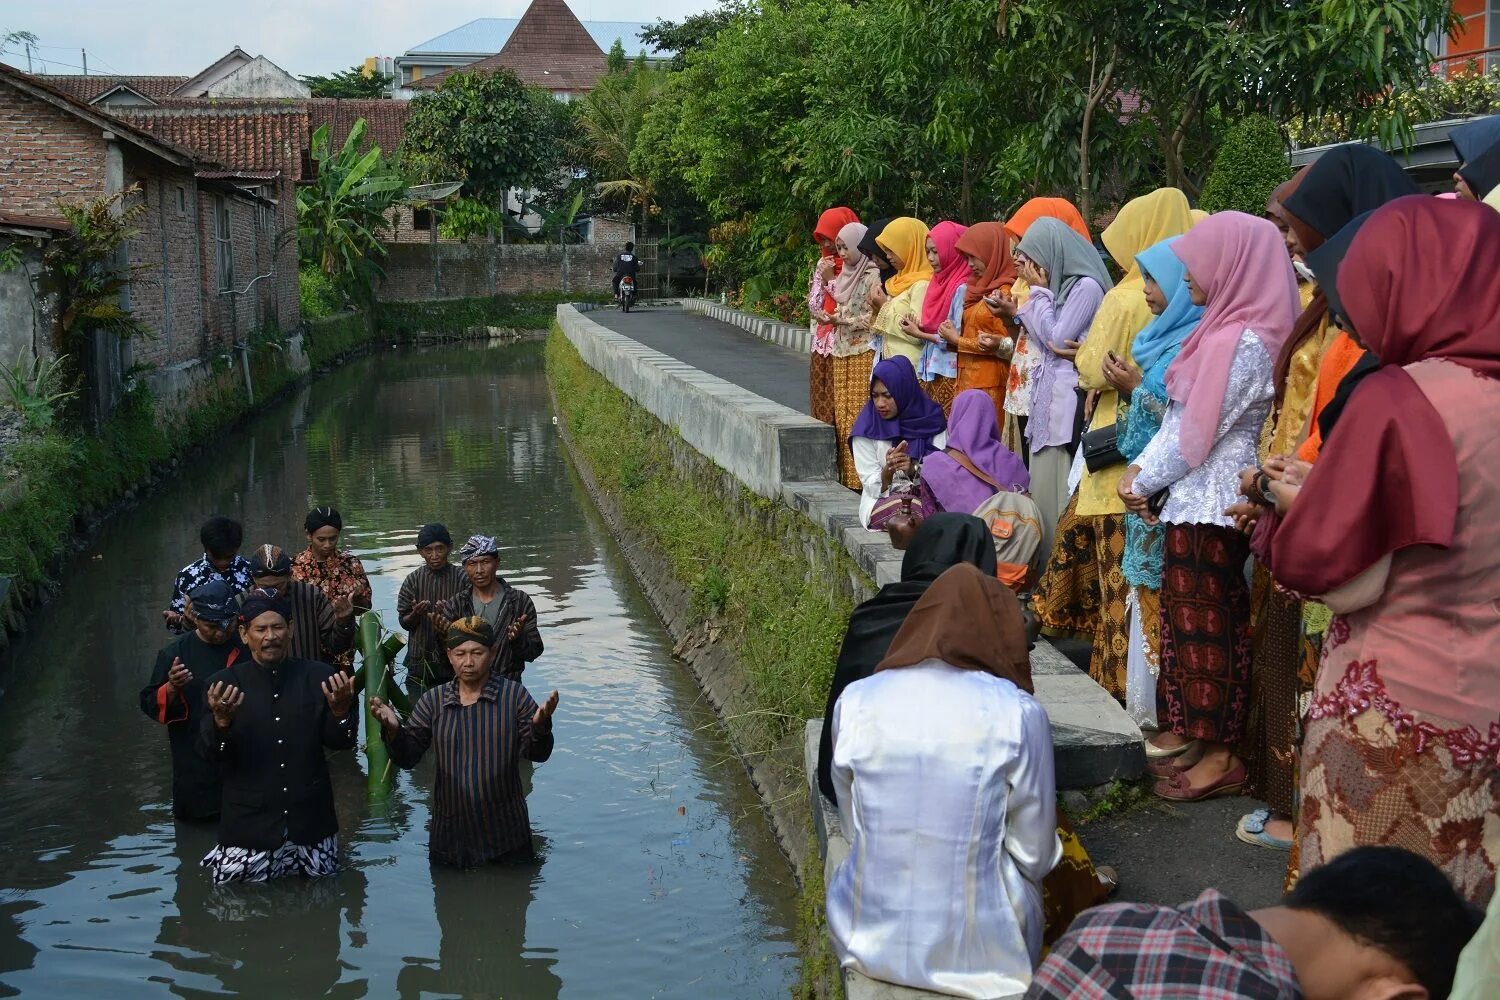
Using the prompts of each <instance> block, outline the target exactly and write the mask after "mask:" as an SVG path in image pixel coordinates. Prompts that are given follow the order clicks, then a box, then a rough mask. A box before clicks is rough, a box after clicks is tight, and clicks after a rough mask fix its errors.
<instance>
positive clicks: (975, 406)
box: [922, 389, 1031, 514]
mask: <svg viewBox="0 0 1500 1000" xmlns="http://www.w3.org/2000/svg"><path fill="white" fill-rule="evenodd" d="M922 480H923V481H924V482H926V483H927V486H928V488H929V489H931V490H932V496H933V499H935V500H936V501H937V502H938V506H939V507H941V508H942V509H943V510H948V511H953V512H955V513H958V514H972V513H974V511H976V510H977V509H978V508H979V505H980V504H982V503H984V502H985V501H986V500H988V499H989V498H990V497H992V496H994V495H995V494H996V493H1025V492H1026V490H1027V488H1028V487H1029V486H1030V484H1031V477H1030V476H1029V475H1028V474H1027V472H1026V465H1025V464H1024V463H1023V462H1022V461H1021V460H1020V459H1019V458H1017V457H1016V454H1015V452H1013V451H1011V450H1010V449H1009V448H1007V447H1005V445H1003V444H1001V443H1000V424H999V422H998V421H997V420H996V419H995V407H994V406H993V405H992V404H991V403H990V397H989V396H987V395H985V394H984V393H983V392H981V391H980V390H978V389H970V390H969V391H967V392H961V393H959V394H958V398H957V399H955V400H954V401H953V417H952V419H950V420H949V421H948V441H947V445H946V447H944V449H943V450H942V451H940V452H937V453H936V454H934V455H932V456H931V457H929V458H928V459H927V461H926V462H924V463H922Z"/></svg>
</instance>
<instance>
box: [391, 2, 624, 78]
mask: <svg viewBox="0 0 1500 1000" xmlns="http://www.w3.org/2000/svg"><path fill="white" fill-rule="evenodd" d="M501 68H504V69H509V70H511V71H512V72H514V73H515V74H516V76H518V77H520V78H521V82H522V83H524V84H526V85H527V86H531V87H543V88H546V89H547V90H569V91H587V90H593V89H594V85H595V84H597V83H598V82H599V79H600V77H602V76H604V74H605V72H606V70H607V62H606V59H605V56H604V52H603V50H602V49H600V48H599V45H598V43H596V42H595V41H594V39H593V37H592V36H590V35H589V33H588V32H587V31H585V30H584V28H583V25H582V24H581V23H580V22H579V20H578V18H577V17H575V16H574V14H573V11H572V10H570V9H569V8H568V5H567V4H566V3H564V2H563V0H532V3H531V6H530V7H527V8H526V13H525V14H523V15H521V22H520V23H519V24H517V25H516V28H515V30H514V31H512V32H511V33H510V38H509V40H507V41H506V43H505V48H503V49H501V50H500V51H499V53H497V54H496V55H493V56H490V57H489V58H488V59H481V60H479V61H478V62H476V63H473V64H471V65H468V66H464V67H460V68H459V69H457V70H444V71H443V72H441V73H435V74H433V75H432V76H430V77H424V78H423V79H422V80H420V81H419V82H417V83H416V84H413V86H415V87H420V88H422V89H431V88H433V87H436V86H438V85H440V84H441V83H442V82H443V80H445V79H447V78H448V77H449V76H450V75H452V74H453V73H455V72H476V73H485V72H494V71H495V70H497V69H501Z"/></svg>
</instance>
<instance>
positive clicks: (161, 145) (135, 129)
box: [0, 62, 194, 163]
mask: <svg viewBox="0 0 1500 1000" xmlns="http://www.w3.org/2000/svg"><path fill="white" fill-rule="evenodd" d="M0 80H8V81H9V82H10V83H11V84H12V85H13V86H15V87H16V88H17V89H19V90H21V91H23V92H26V91H30V92H31V93H33V95H36V96H40V97H41V98H42V100H45V101H49V102H51V103H52V104H54V105H57V106H58V107H61V108H62V109H63V110H65V111H67V112H68V113H69V114H73V115H76V116H78V117H79V118H82V119H84V120H85V121H88V122H92V123H95V124H103V125H104V127H105V128H110V129H114V130H115V131H117V132H119V133H120V134H121V135H122V136H125V137H127V138H128V139H129V140H130V141H131V142H133V143H135V144H136V145H138V146H140V147H141V148H143V149H146V150H148V151H149V152H151V153H152V154H153V155H156V156H160V157H162V158H163V159H166V160H168V161H169V162H178V161H184V162H187V163H191V162H192V160H193V158H194V153H193V151H192V150H191V149H188V148H186V147H183V146H179V145H176V144H174V143H173V142H172V141H171V140H169V139H165V138H163V137H162V136H159V135H156V134H155V133H154V132H149V131H147V130H146V129H143V128H141V127H140V126H138V125H135V124H133V123H131V122H130V121H128V120H127V119H125V118H123V117H121V116H120V115H117V114H111V113H109V112H108V111H105V110H104V109H103V108H96V107H93V106H91V105H89V104H87V103H85V102H84V101H81V100H79V99H78V98H76V97H74V96H73V95H72V94H69V93H67V92H65V91H62V90H58V89H57V88H56V87H54V86H52V84H51V83H50V82H48V81H45V80H43V79H42V78H41V77H39V76H33V75H32V74H30V73H23V72H22V71H21V70H19V69H17V68H16V67H15V66H11V65H10V64H8V63H3V62H0Z"/></svg>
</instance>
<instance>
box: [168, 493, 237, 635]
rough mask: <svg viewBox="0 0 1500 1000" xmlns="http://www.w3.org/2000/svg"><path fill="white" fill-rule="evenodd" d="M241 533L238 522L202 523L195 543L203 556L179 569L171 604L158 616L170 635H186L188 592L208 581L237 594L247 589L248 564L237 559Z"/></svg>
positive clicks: (214, 519)
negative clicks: (199, 546) (213, 581)
mask: <svg viewBox="0 0 1500 1000" xmlns="http://www.w3.org/2000/svg"><path fill="white" fill-rule="evenodd" d="M244 539H245V531H244V529H243V528H241V527H240V522H238V521H236V520H234V519H232V518H228V517H220V516H218V515H215V516H213V517H211V518H209V519H208V520H207V521H204V522H203V527H201V528H199V529H198V540H199V541H200V542H202V543H203V556H202V557H201V558H200V559H198V560H197V561H196V562H193V563H189V564H188V565H186V566H184V567H182V570H181V571H180V572H179V573H178V574H177V579H176V580H175V581H173V583H172V601H171V604H170V605H168V607H167V610H165V611H163V612H162V613H161V616H162V619H163V620H164V621H165V622H166V623H167V628H168V630H170V631H172V632H179V633H180V632H187V631H190V630H191V629H192V627H193V626H192V625H191V623H189V622H188V621H186V620H185V619H184V618H183V614H182V613H183V609H184V607H185V606H186V605H187V595H188V591H190V590H192V589H193V588H194V587H197V586H201V585H202V584H205V583H207V582H208V581H210V580H223V581H224V582H225V583H227V584H229V585H230V586H231V587H233V588H234V592H235V593H236V594H238V593H239V592H240V591H242V590H245V589H247V588H248V587H249V586H250V564H249V563H248V562H247V561H246V560H245V558H244V557H243V556H241V555H240V544H241V543H242V542H243V541H244Z"/></svg>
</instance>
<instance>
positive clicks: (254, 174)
mask: <svg viewBox="0 0 1500 1000" xmlns="http://www.w3.org/2000/svg"><path fill="white" fill-rule="evenodd" d="M197 176H198V177H200V178H202V179H203V180H206V181H274V180H275V179H276V178H278V177H280V176H281V171H280V170H200V171H198V174H197Z"/></svg>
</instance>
